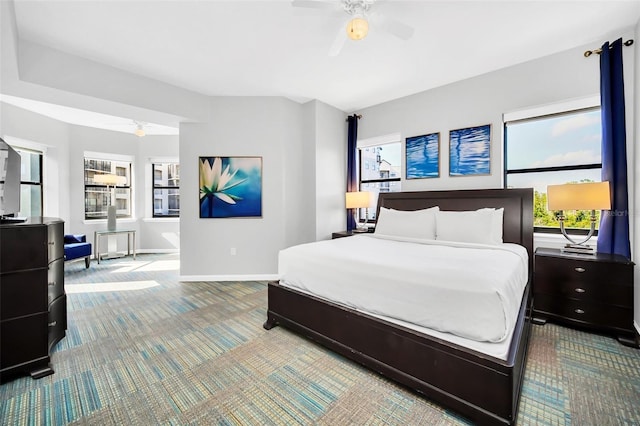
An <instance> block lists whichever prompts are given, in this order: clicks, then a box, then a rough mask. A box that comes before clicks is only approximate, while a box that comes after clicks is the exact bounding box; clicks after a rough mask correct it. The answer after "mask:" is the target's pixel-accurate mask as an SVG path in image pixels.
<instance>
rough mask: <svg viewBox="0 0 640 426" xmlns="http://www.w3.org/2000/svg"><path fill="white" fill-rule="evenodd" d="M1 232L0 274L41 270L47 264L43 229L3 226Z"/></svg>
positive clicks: (45, 235) (45, 238)
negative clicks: (23, 270)
mask: <svg viewBox="0 0 640 426" xmlns="http://www.w3.org/2000/svg"><path fill="white" fill-rule="evenodd" d="M1 232H2V238H0V253H2V256H0V273H1V272H9V271H19V270H22V269H35V268H41V267H43V266H44V265H46V264H47V263H48V262H47V243H46V241H47V230H46V228H45V227H43V226H41V227H36V226H4V227H3V228H2V231H1ZM62 252H63V253H64V247H63V248H62Z"/></svg>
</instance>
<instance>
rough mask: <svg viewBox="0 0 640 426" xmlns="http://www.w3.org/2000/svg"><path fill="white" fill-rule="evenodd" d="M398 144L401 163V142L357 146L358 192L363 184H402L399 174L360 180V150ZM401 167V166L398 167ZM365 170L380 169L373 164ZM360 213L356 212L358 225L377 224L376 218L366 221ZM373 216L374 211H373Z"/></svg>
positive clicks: (364, 216) (375, 170) (377, 170)
mask: <svg viewBox="0 0 640 426" xmlns="http://www.w3.org/2000/svg"><path fill="white" fill-rule="evenodd" d="M396 143H397V144H398V146H399V147H400V161H401V162H402V141H401V140H397V141H395V140H392V141H388V142H382V141H381V142H379V143H376V144H366V145H363V146H358V147H357V150H358V190H359V191H361V190H362V185H363V184H376V183H380V184H382V183H391V182H402V173H400V174H399V176H398V177H389V178H379V179H365V180H363V179H362V175H363V173H362V163H363V161H362V150H364V149H368V148H374V147H378V146H384V145H392V144H396ZM400 166H401V167H402V164H401V165H400ZM367 170H373V171H374V172H379V171H380V169H379V167H378V168H376V167H375V163H374V165H373V167H369V168H368V169H367ZM375 208H376V207H375V206H374V207H373V209H375ZM358 210H362V209H358ZM361 213H362V212H361V211H359V212H358V221H359V222H360V223H365V222H366V223H371V224H374V223H376V222H377V217H376V218H374V219H368V218H367V217H366V214H365V215H363V214H361ZM374 214H375V211H374Z"/></svg>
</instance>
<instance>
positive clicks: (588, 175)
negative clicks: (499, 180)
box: [504, 107, 602, 233]
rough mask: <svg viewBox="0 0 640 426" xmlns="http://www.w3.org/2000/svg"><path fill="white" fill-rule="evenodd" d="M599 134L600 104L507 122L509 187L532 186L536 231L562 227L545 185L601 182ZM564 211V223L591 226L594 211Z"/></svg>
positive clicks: (506, 171)
mask: <svg viewBox="0 0 640 426" xmlns="http://www.w3.org/2000/svg"><path fill="white" fill-rule="evenodd" d="M601 139H602V134H601V124H600V108H599V107H598V108H588V109H581V110H577V111H571V112H566V113H561V114H554V115H548V116H542V117H536V118H530V119H525V120H515V121H506V122H505V179H504V182H505V187H506V188H534V227H535V230H536V231H537V232H559V231H558V229H559V224H558V220H557V219H556V215H557V212H552V211H549V210H547V185H556V184H564V183H578V182H600V180H601V177H600V172H601V169H602V160H601ZM564 213H565V219H566V220H565V227H566V228H573V230H574V232H575V231H576V230H581V229H585V230H586V229H588V228H589V226H590V221H589V215H590V212H584V211H574V212H564ZM597 214H598V215H599V212H597ZM596 223H599V218H598V221H597V222H596ZM583 232H586V231H583ZM575 233H580V231H577V232H575Z"/></svg>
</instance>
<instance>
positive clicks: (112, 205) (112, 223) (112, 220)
mask: <svg viewBox="0 0 640 426" xmlns="http://www.w3.org/2000/svg"><path fill="white" fill-rule="evenodd" d="M93 181H94V182H95V183H101V184H104V185H107V190H108V191H110V201H109V208H108V210H107V230H108V231H115V230H116V186H117V185H122V184H124V183H126V182H127V178H126V177H124V176H118V175H112V174H102V175H95V176H94V177H93Z"/></svg>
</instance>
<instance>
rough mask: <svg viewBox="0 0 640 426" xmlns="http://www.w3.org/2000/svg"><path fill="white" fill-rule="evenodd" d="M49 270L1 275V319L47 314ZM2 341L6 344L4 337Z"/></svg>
mask: <svg viewBox="0 0 640 426" xmlns="http://www.w3.org/2000/svg"><path fill="white" fill-rule="evenodd" d="M46 279H47V269H46V268H40V269H30V270H26V271H20V272H13V273H8V274H1V275H0V319H3V320H6V319H10V318H16V317H21V316H25V315H31V314H35V313H38V312H46V311H47V310H48V309H47V285H46V284H45V283H46V281H45V280H46ZM0 337H2V341H3V342H4V341H5V340H4V336H0Z"/></svg>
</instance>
